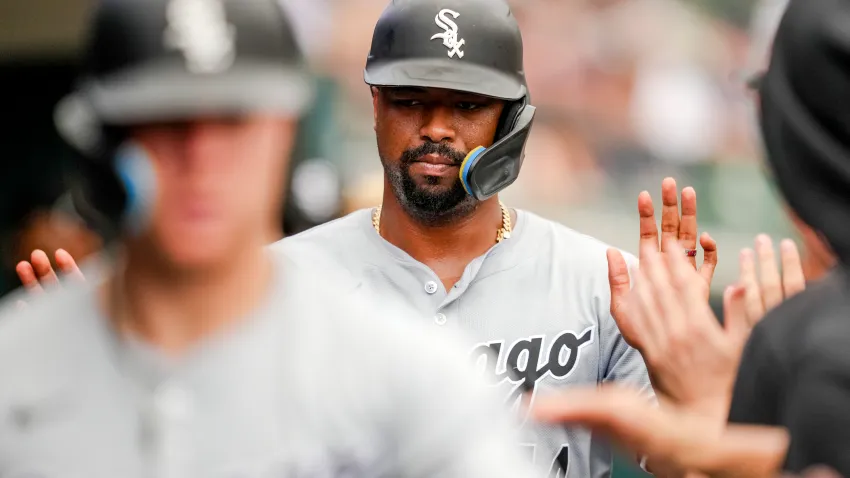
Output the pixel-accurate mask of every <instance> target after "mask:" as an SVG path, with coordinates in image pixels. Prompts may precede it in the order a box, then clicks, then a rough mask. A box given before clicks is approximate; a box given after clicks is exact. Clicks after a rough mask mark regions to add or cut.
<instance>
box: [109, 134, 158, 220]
mask: <svg viewBox="0 0 850 478" xmlns="http://www.w3.org/2000/svg"><path fill="white" fill-rule="evenodd" d="M114 164H115V174H116V175H117V176H118V179H119V181H120V182H121V185H122V186H123V187H124V192H125V194H126V202H125V205H124V213H123V215H122V225H123V226H124V229H125V230H126V231H127V232H129V233H130V234H132V235H136V234H139V233H141V232H142V231H143V230H144V229H146V228H147V227H148V225H149V224H150V221H151V218H152V216H153V209H154V207H153V206H154V203H155V200H156V170H155V169H154V166H153V162H151V159H150V157H149V156H148V154H147V152H146V151H145V150H144V148H142V147H141V146H139V145H137V144H135V143H132V142H127V143H124V144H122V145H121V146H120V147H119V148H118V150H117V151H116V153H115V163H114Z"/></svg>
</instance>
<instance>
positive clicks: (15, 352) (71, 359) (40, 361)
mask: <svg viewBox="0 0 850 478" xmlns="http://www.w3.org/2000/svg"><path fill="white" fill-rule="evenodd" d="M25 294H26V295H25ZM21 299H26V300H27V305H26V306H24V307H23V308H21V307H19V306H18V305H17V302H18V300H21ZM91 301H92V292H91V289H90V288H89V287H88V286H87V285H80V286H78V287H68V288H66V289H62V290H55V291H50V292H47V293H44V294H41V295H39V296H35V297H33V296H32V295H31V294H28V293H25V292H23V291H17V292H13V293H12V294H10V296H8V297H6V298H4V300H3V303H2V305H0V381H2V382H3V384H4V387H3V388H4V389H5V390H7V392H4V393H2V396H4V397H8V396H9V395H10V394H12V395H14V394H18V393H19V392H20V393H21V394H27V393H29V392H28V391H32V390H33V389H40V388H49V387H54V386H55V385H56V384H57V383H59V382H60V381H62V380H66V379H67V378H68V377H70V376H72V373H73V370H74V367H75V366H76V365H75V364H78V363H79V362H80V361H81V360H82V357H81V350H82V349H81V348H80V345H81V344H82V342H84V336H85V335H86V333H87V330H89V329H88V327H87V324H88V323H89V322H88V321H89V320H90V319H91V317H90V315H86V311H88V310H90V309H91ZM33 393H35V392H33Z"/></svg>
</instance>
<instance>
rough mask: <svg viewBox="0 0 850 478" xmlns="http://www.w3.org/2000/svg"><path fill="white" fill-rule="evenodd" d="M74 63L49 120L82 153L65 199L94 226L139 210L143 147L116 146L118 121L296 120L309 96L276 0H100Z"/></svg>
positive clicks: (148, 180)
mask: <svg viewBox="0 0 850 478" xmlns="http://www.w3.org/2000/svg"><path fill="white" fill-rule="evenodd" d="M82 67H83V68H82V75H81V77H80V79H79V83H78V85H77V88H76V90H75V91H74V92H73V93H72V94H70V95H69V96H68V97H66V98H64V99H63V100H62V101H60V103H59V104H58V105H57V108H56V124H57V129H58V131H59V133H60V134H61V135H62V136H63V137H64V138H65V140H66V141H68V143H70V144H71V145H72V146H74V147H75V148H76V149H77V150H79V151H80V152H81V153H82V155H83V156H84V157H85V158H86V161H84V162H83V163H84V164H83V169H84V171H85V173H84V174H83V175H82V176H83V178H82V179H83V181H82V184H81V185H79V186H80V187H78V188H75V189H76V190H75V194H74V198H75V205H76V206H77V208H78V210H79V211H80V212H81V214H83V215H84V217H86V219H88V220H89V221H90V222H95V224H94V225H95V226H103V225H104V223H105V224H106V225H110V226H114V225H115V224H116V222H117V223H118V224H121V223H122V222H123V223H125V224H126V223H127V219H128V218H130V219H133V220H139V219H140V217H139V215H141V214H146V213H147V212H149V211H146V207H145V206H146V203H150V202H151V199H152V197H153V194H152V192H153V191H152V190H153V188H155V176H154V175H153V171H152V170H151V168H150V167H149V161H145V160H144V152H142V151H140V150H138V148H133V147H130V146H128V145H127V144H126V143H125V139H126V135H125V132H126V129H127V127H129V126H132V125H136V124H144V123H153V122H164V121H181V120H191V119H192V118H197V117H201V116H206V115H210V116H236V115H242V114H245V113H258V112H268V113H275V114H281V115H284V116H293V117H297V116H299V115H300V113H301V112H302V111H303V110H304V109H305V108H306V107H307V106H308V105H309V102H310V100H311V98H312V87H313V85H312V81H311V79H310V76H309V73H308V71H307V68H306V67H305V64H304V59H303V55H302V53H301V50H300V48H299V46H298V44H297V41H296V39H295V35H294V31H293V29H292V28H291V26H290V23H289V21H288V19H287V18H286V16H285V14H284V12H283V11H282V9H281V8H280V6H279V5H278V4H277V2H276V0H102V1H101V2H99V4H98V5H97V7H96V8H95V10H94V14H93V17H92V20H91V22H90V24H89V38H88V44H87V45H86V46H85V50H84V57H83V65H82ZM125 146H126V147H125ZM147 209H150V208H147ZM101 229H102V228H101Z"/></svg>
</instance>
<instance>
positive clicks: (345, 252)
mask: <svg viewBox="0 0 850 478" xmlns="http://www.w3.org/2000/svg"><path fill="white" fill-rule="evenodd" d="M522 58H523V49H522V39H521V34H520V30H519V28H518V26H517V23H516V20H515V18H514V17H513V16H512V14H511V11H510V8H509V6H508V4H507V3H505V2H503V1H501V0H497V1H493V0H441V1H434V0H395V1H393V2H390V4H389V5H388V6H387V7H386V9H385V10H384V12H383V14H382V15H381V17H380V19H379V20H378V22H377V25H376V26H375V30H374V35H373V38H372V44H371V49H370V51H369V54H368V57H367V61H366V67H365V71H364V77H365V82H366V83H367V85H369V87H370V91H371V94H372V100H373V105H374V127H375V132H376V136H377V144H378V152H379V155H380V159H381V163H382V165H383V167H384V172H385V185H384V194H383V203H382V205H380V206H379V207H376V208H370V209H366V210H361V211H357V212H354V213H352V214H350V215H349V216H347V217H345V218H342V219H340V220H337V221H334V222H331V223H329V224H326V225H322V226H319V227H316V228H314V229H311V230H309V231H307V232H305V233H302V234H300V235H297V236H294V237H291V238H288V239H284V240H283V241H282V242H280V243H278V244H277V245H275V246H274V247H273V248H274V249H276V250H279V251H285V252H286V251H288V252H291V253H292V254H297V255H298V256H299V257H313V258H315V263H317V264H319V263H321V262H322V259H323V258H325V257H327V256H330V257H331V258H332V259H333V260H332V261H330V262H331V263H332V264H333V267H337V268H341V269H345V270H348V271H352V272H353V275H354V276H355V277H356V278H357V280H358V281H359V283H360V284H361V290H362V291H364V292H369V293H372V294H374V295H376V296H378V297H384V298H388V297H394V298H400V299H401V300H403V301H405V302H406V303H407V304H408V305H409V306H410V307H411V308H413V309H414V310H416V311H418V314H419V319H420V320H421V321H422V322H424V323H430V324H431V326H432V327H433V328H436V329H440V330H445V331H446V332H445V333H450V332H449V331H450V330H459V331H461V332H462V333H463V334H465V335H466V336H467V337H468V339H469V341H470V350H471V353H472V359H473V360H475V361H476V363H477V364H478V366H479V369H480V370H481V371H482V372H483V373H484V374H485V375H486V376H488V377H489V378H490V379H492V380H493V381H494V382H495V383H496V384H497V385H496V386H497V387H499V389H500V390H501V393H502V394H503V396H504V397H505V400H506V402H507V404H508V405H509V406H514V407H516V409H517V411H518V412H519V413H520V414H521V417H522V418H523V419H525V418H526V417H525V416H524V412H523V411H522V410H523V408H522V406H521V405H522V404H523V402H524V399H529V398H530V399H531V400H532V401H533V398H534V396H535V395H537V394H538V393H540V392H541V391H545V390H552V389H561V388H565V387H570V386H574V385H577V384H596V383H600V382H609V381H618V382H624V383H630V384H632V385H634V386H637V387H640V388H641V389H642V390H643V391H644V392H645V394H646V396H647V397H651V396H652V389H651V387H650V382H649V378H648V374H647V369H646V365H645V364H644V361H643V360H642V358H641V356H640V354H639V353H638V352H637V351H636V350H634V349H632V348H631V347H630V346H629V345H628V344H627V343H626V341H625V340H624V339H623V336H622V335H621V333H620V331H619V330H618V327H617V324H616V322H615V321H614V320H613V319H612V316H611V309H612V288H613V290H614V293H615V294H616V295H617V296H616V297H615V299H617V298H619V296H620V295H621V294H622V293H623V286H624V289H625V290H628V273H627V271H626V264H625V260H627V261H628V262H630V263H632V264H634V263H635V262H636V261H635V258H634V257H632V256H629V255H625V260H624V258H623V256H621V255H619V254H618V253H617V252H616V251H611V257H610V258H611V265H612V267H611V270H610V272H611V276H612V277H611V279H612V280H611V281H610V282H609V274H608V272H609V267H608V265H607V264H606V251H607V250H608V249H609V247H608V246H606V245H605V244H603V243H602V242H600V241H597V240H595V239H593V238H591V237H588V236H585V235H583V234H580V233H578V232H576V231H573V230H571V229H569V228H567V227H564V226H562V225H560V224H556V223H554V222H552V221H548V220H546V219H543V218H541V217H539V216H536V215H534V214H532V213H529V212H526V211H520V210H515V209H510V208H508V207H507V206H506V205H505V204H502V203H501V202H500V201H499V197H498V193H499V192H500V191H501V190H503V189H504V188H506V187H508V186H509V185H510V184H512V183H513V182H514V181H515V180H516V179H517V177H518V174H519V172H520V167H521V165H522V162H523V156H524V155H523V150H524V147H525V143H526V140H527V138H528V134H529V130H530V128H531V126H532V122H533V119H534V113H535V108H534V106H533V105H532V104H531V101H530V97H529V92H528V89H527V87H526V80H525V75H524V69H523V59H522ZM532 160H533V159H532ZM664 189H665V191H664V192H665V194H664V196H665V203H666V207H665V211H664V216H665V217H664V224H663V230H664V231H665V233H669V234H672V235H673V236H677V235H678V233H679V232H680V231H681V232H682V237H681V239H689V240H690V242H691V243H692V244H688V245H686V247H687V248H688V249H692V250H693V249H694V248H695V247H696V245H695V243H696V238H697V236H696V218H695V196H694V193H693V190H692V189H688V190H686V191H687V192H683V196H685V199H686V201H687V204H683V206H687V208H683V209H685V213H686V217H685V218H683V219H682V220H681V221H680V218H679V213H678V207H677V203H676V195H677V194H676V186H675V184H674V183H673V182H672V181H668V182H666V183H665V186H664ZM671 196H672V200H671ZM640 206H641V215H642V216H643V218H642V231H641V232H642V236H643V237H644V238H645V241H646V242H651V241H655V244H656V247H657V241H658V239H657V232H656V226H655V219H654V213H653V211H652V204H651V200H650V199H649V197H648V194H645V195H642V196H641V199H640ZM685 235H689V237H688V238H686V237H685ZM703 245H704V246H705V248H706V249H707V250H710V252H711V253H710V254H709V255H708V258H709V259H710V261H709V262H712V261H713V260H715V258H714V257H713V251H714V244H713V241H711V240H710V238H707V237H706V238H704V239H703ZM694 252H695V251H694ZM691 260H693V258H692V257H691ZM710 272H711V267H705V270H704V271H703V273H704V274H707V275H706V277H707V278H708V279H710ZM624 276H625V277H624ZM703 285H705V284H703ZM706 291H707V289H706ZM616 304H617V303H616V300H615V301H614V305H616ZM523 432H524V437H525V439H524V441H523V443H522V444H521V445H522V446H523V448H524V450H525V451H526V453H527V454H528V456H529V457H530V458H531V459H532V460H533V461H534V462H535V464H537V465H538V466H543V467H545V468H546V469H547V470H548V472H549V474H550V476H559V477H564V476H569V477H582V478H586V477H598V476H608V475H609V474H610V472H611V462H612V455H611V450H610V448H609V446H608V445H607V444H606V442H605V441H604V439H603V437H601V436H600V435H595V434H592V433H590V432H588V431H585V430H580V429H569V428H566V427H563V426H551V425H538V424H535V423H533V422H530V421H526V423H525V425H524V427H523Z"/></svg>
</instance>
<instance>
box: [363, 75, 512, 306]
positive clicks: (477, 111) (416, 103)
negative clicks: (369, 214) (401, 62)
mask: <svg viewBox="0 0 850 478" xmlns="http://www.w3.org/2000/svg"><path fill="white" fill-rule="evenodd" d="M372 100H373V105H374V110H375V132H376V135H377V137H378V149H379V153H380V155H381V158H382V161H383V162H384V164H385V166H387V167H390V168H392V167H400V163H401V160H400V159H399V158H401V157H402V155H403V154H404V152H405V151H407V150H413V149H415V148H417V147H421V146H422V145H423V144H426V143H434V144H442V145H446V146H448V147H449V148H451V150H453V151H456V152H457V153H458V154H459V155H465V154H466V153H467V152H469V151H470V150H472V149H474V148H475V147H478V146H484V147H487V146H490V145H491V144H492V143H493V139H494V137H495V135H496V128H497V126H498V123H499V118H500V115H501V113H502V109H503V107H504V103H503V102H502V101H498V100H494V99H492V98H487V97H484V96H480V95H475V94H470V93H463V92H458V91H453V90H445V89H438V88H381V89H378V88H373V89H372ZM454 161H457V160H456V159H455V160H454ZM447 162H449V161H447ZM458 166H459V162H455V163H454V164H451V165H447V166H446V167H444V168H443V169H442V170H440V171H437V170H434V168H430V167H429V165H425V164H421V163H419V162H414V163H412V164H411V165H410V166H409V170H408V171H409V174H410V178H411V179H412V182H413V183H414V185H415V187H416V189H417V190H418V191H421V192H423V193H424V194H434V195H441V194H447V193H448V192H449V191H451V190H452V188H455V187H457V186H458V185H459V183H460V179H459V178H458ZM470 199H471V198H469V199H465V200H464V203H463V204H461V205H459V206H458V207H457V208H455V210H456V211H462V212H458V213H457V214H454V215H447V216H446V220H445V221H434V222H432V223H430V224H423V221H422V220H420V219H419V218H415V217H411V214H409V213H408V211H406V210H405V208H404V207H403V206H402V204H401V203H400V202H399V199H398V198H397V197H396V194H395V193H394V190H393V188H392V185H391V183H390V181H389V179H387V180H386V184H385V187H384V196H383V206H382V213H381V231H380V232H381V235H382V237H383V238H384V239H386V240H387V241H389V242H390V243H392V244H394V245H395V246H397V247H399V248H400V249H402V250H404V251H405V252H407V253H408V254H410V256H411V257H413V258H414V259H416V260H417V261H419V262H421V263H423V264H425V265H427V266H428V267H430V268H431V270H433V271H434V272H435V273H436V274H437V276H438V277H439V278H440V280H441V281H442V283H443V285H444V287H445V288H446V290H448V289H450V288H451V287H452V286H454V284H455V283H456V282H457V281H458V279H460V277H461V276H462V275H463V271H464V269H465V268H466V266H467V265H468V264H469V263H470V262H471V261H472V260H473V259H475V258H476V257H478V256H481V255H482V254H484V253H485V252H486V251H487V250H489V249H490V248H491V247H493V245H494V244H495V240H496V232H497V231H498V230H499V228H500V227H501V226H502V213H501V210H500V208H499V202H498V198H496V197H493V198H490V199H488V200H486V201H483V202H479V203H472V202H470ZM511 216H512V218H511V220H512V223H515V221H516V213H515V212H512V213H511Z"/></svg>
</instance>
